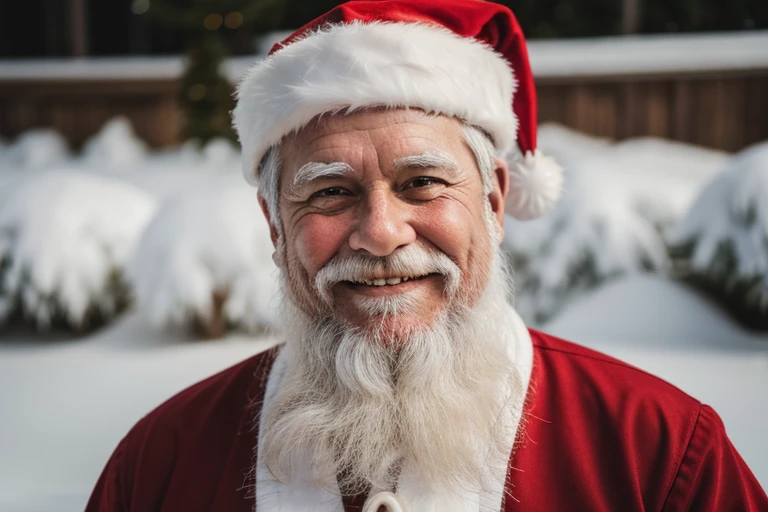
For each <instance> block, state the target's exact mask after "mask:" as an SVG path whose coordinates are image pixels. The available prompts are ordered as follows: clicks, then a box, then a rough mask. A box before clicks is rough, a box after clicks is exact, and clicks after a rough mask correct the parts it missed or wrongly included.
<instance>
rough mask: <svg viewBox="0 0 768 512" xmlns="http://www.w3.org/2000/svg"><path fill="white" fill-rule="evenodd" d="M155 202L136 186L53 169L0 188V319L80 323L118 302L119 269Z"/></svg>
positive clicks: (89, 322) (109, 311) (102, 316)
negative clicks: (18, 318)
mask: <svg viewBox="0 0 768 512" xmlns="http://www.w3.org/2000/svg"><path fill="white" fill-rule="evenodd" d="M154 209H155V202H154V200H153V199H152V198H151V197H150V196H148V195H147V194H146V193H145V192H143V191H141V190H139V189H137V188H136V187H134V186H132V185H129V184H126V183H122V182H119V181H116V180H113V179H108V178H104V177H101V176H93V175H88V174H82V173H77V172H74V171H67V170H61V169H59V170H56V171H49V172H44V173H34V174H32V175H30V176H28V177H24V178H23V179H18V180H16V181H15V183H13V184H10V185H4V186H3V187H2V188H0V323H2V322H3V321H6V320H8V319H10V318H16V317H20V316H21V317H24V318H25V319H27V320H30V321H32V322H33V323H35V324H36V325H37V326H38V327H40V328H45V327H47V326H49V325H50V324H52V323H59V322H61V323H63V324H65V325H67V326H69V327H71V328H74V329H86V328H89V327H92V326H93V325H94V323H99V322H100V321H102V320H106V319H108V318H109V317H111V316H112V315H113V314H115V313H116V311H118V310H119V309H120V307H121V306H122V305H124V304H125V302H126V298H127V293H126V292H127V290H126V287H125V284H124V280H123V278H122V269H123V267H124V265H125V263H126V261H127V259H128V257H129V255H130V254H131V252H132V251H133V248H134V244H135V242H136V240H137V239H138V236H139V234H140V233H141V231H142V230H143V229H144V226H145V225H146V223H147V222H148V221H149V219H150V218H151V216H152V214H153V212H154Z"/></svg>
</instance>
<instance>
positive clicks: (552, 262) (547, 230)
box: [502, 161, 666, 323]
mask: <svg viewBox="0 0 768 512" xmlns="http://www.w3.org/2000/svg"><path fill="white" fill-rule="evenodd" d="M565 187H566V191H565V194H564V197H563V199H562V200H561V201H560V203H559V204H558V205H557V206H556V207H555V209H554V210H553V211H552V212H551V213H549V214H548V215H546V216H545V217H543V218H541V219H537V220H533V221H518V220H515V219H513V218H512V217H506V220H505V226H504V231H505V236H504V243H503V244H502V247H503V248H504V249H505V250H506V251H507V253H508V255H509V257H510V259H511V263H512V268H513V269H514V285H515V305H516V307H517V309H518V311H519V312H520V314H521V315H522V316H523V317H524V318H525V319H526V320H527V321H529V322H534V323H540V322H543V321H546V320H547V319H548V318H550V317H551V316H552V315H553V314H555V313H556V312H557V311H558V310H559V309H560V308H561V307H562V306H563V305H564V304H565V303H566V302H567V301H568V300H569V299H571V298H572V297H573V296H574V295H576V294H578V293H580V292H583V291H584V290H586V289H589V288H592V287H594V286H596V285H598V284H599V283H601V282H602V281H604V280H606V279H609V278H611V277H615V276H618V275H621V274H624V273H627V272H633V271H639V270H643V269H660V268H663V267H665V266H666V248H665V246H664V243H663V240H662V238H661V236H660V234H659V233H658V232H657V230H656V229H655V227H654V225H653V224H652V223H650V222H648V220H647V218H646V217H644V216H643V215H642V214H641V212H640V210H639V208H638V205H637V203H636V201H635V198H634V197H633V194H632V190H631V189H627V188H626V187H624V186H622V184H621V180H619V179H616V176H613V175H612V173H611V170H610V169H604V168H601V167H600V164H599V163H598V162H596V161H591V162H589V163H588V165H583V166H582V165H580V164H575V165H572V166H570V167H569V168H568V169H566V174H565Z"/></svg>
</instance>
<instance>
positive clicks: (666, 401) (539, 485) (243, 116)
mask: <svg viewBox="0 0 768 512" xmlns="http://www.w3.org/2000/svg"><path fill="white" fill-rule="evenodd" d="M234 122H235V126H236V128H237V130H238V133H239V135H240V140H241V143H242V146H243V162H244V167H243V170H244V173H245V176H246V178H247V179H248V180H249V181H250V182H252V183H258V184H259V192H258V194H259V200H260V201H261V204H262V209H263V211H264V214H265V216H266V217H267V219H268V221H269V224H270V226H271V235H272V241H273V243H274V248H275V253H274V258H275V261H276V262H277V264H278V266H279V268H280V271H281V278H282V282H283V291H284V293H283V295H282V297H281V298H280V300H281V302H282V308H281V310H282V314H283V322H282V324H283V328H284V336H285V343H284V344H283V345H280V346H278V347H276V348H274V349H272V350H270V351H268V352H266V353H262V354H259V355H256V356H254V357H253V358H251V359H249V360H247V361H245V362H243V363H241V364H239V365H237V366H235V367H233V368H230V369H228V370H225V371H224V372H222V373H220V374H218V375H216V376H214V377H211V378H210V379H208V380H206V381H203V382H201V383H199V384H197V385H195V386H193V387H191V388H189V389H187V390H185V391H183V392H181V393H180V394H179V395H177V396H176V397H174V398H172V399H171V400H169V401H168V402H166V403H165V404H163V405H161V406H160V407H159V408H157V409H156V410H155V411H153V412H152V413H150V414H149V415H147V416H146V417H145V418H143V419H142V420H141V421H140V422H139V423H138V424H137V425H136V426H135V427H134V428H133V429H132V430H131V432H130V433H129V434H128V435H127V436H126V437H125V438H124V439H123V441H122V442H121V443H120V445H119V446H118V448H117V449H116V451H115V453H114V454H113V456H112V458H111V459H110V461H109V462H108V464H107V467H106V468H105V470H104V472H103V474H102V476H101V478H100V480H99V482H98V484H97V486H96V489H95V490H94V493H93V495H92V497H91V500H90V503H89V505H88V510H89V511H96V510H103V511H107V510H109V511H113V510H124V511H129V510H130V511H136V512H147V511H182V510H183V511H192V510H216V511H227V512H235V511H243V512H246V511H251V510H256V511H259V512H261V511H329V512H330V511H337V510H347V511H352V510H364V511H370V512H378V511H380V510H386V511H392V512H394V511H409V512H414V511H415V512H425V511H435V512H437V511H440V512H446V511H456V512H459V511H462V512H464V511H473V512H477V511H494V512H497V511H500V510H505V511H514V510H520V511H523V510H525V511H533V510H540V511H560V510H569V511H570V510H611V511H615V510H621V511H629V510H638V511H640V510H669V511H672V510H713V511H714V510H740V511H741V510H768V498H766V495H765V493H764V492H763V490H762V489H761V488H760V486H759V484H758V483H757V481H756V480H755V478H754V476H753V475H752V474H751V473H750V471H749V469H748V468H747V467H746V465H745V464H744V462H743V461H742V459H741V458H740V457H739V455H738V454H737V453H736V451H735V450H734V448H733V446H732V445H731V443H730V442H729V440H728V438H727V437H726V435H725V432H724V429H723V425H722V423H721V421H720V419H719V418H718V416H717V415H716V414H715V412H714V411H713V410H712V409H711V408H709V407H707V406H706V405H702V404H701V403H699V402H698V401H696V400H694V399H693V398H691V397H689V396H687V395H685V394H683V393H682V392H681V391H679V390H677V389H675V388H674V387H672V386H671V385H669V384H667V383H665V382H663V381H661V380H659V379H656V378H655V377H652V376H650V375H648V374H646V373H644V372H642V371H640V370H638V369H636V368H633V367H631V366H629V365H627V364H624V363H622V362H620V361H617V360H614V359H611V358H609V357H607V356H604V355H602V354H599V353H596V352H593V351H590V350H587V349H585V348H582V347H579V346H576V345H573V344H570V343H568V342H565V341H562V340H558V339H555V338H552V337H550V336H547V335H545V334H542V333H539V332H535V331H529V330H528V329H526V327H525V326H524V324H523V322H522V321H521V320H520V318H519V317H518V315H517V314H516V312H515V310H514V308H513V307H512V306H511V305H510V298H511V290H510V289H509V285H508V283H509V282H510V279H509V269H508V268H507V266H506V259H505V258H504V257H503V256H502V255H501V254H500V253H499V242H500V241H501V237H502V234H503V230H502V226H503V222H504V213H505V211H506V212H508V213H511V214H512V215H515V216H516V217H518V218H521V219H529V218H534V217H537V216H540V215H542V214H544V213H545V212H546V210H547V209H548V208H549V207H550V206H551V205H552V204H553V203H554V202H555V201H556V199H557V196H558V194H559V193H560V188H561V185H562V178H561V175H560V168H559V167H558V166H557V164H555V163H554V161H552V160H551V159H549V158H547V157H545V156H543V155H541V154H540V153H539V152H538V151H537V150H536V136H535V133H536V98H535V90H534V84H533V78H532V76H531V72H530V67H529V64H528V58H527V53H526V49H525V43H524V39H523V35H522V32H521V30H520V28H519V26H518V24H517V22H516V21H515V18H514V16H513V15H512V13H511V12H510V11H509V10H508V9H507V8H506V7H503V6H500V5H496V4H492V3H486V2H480V1H477V0H440V1H438V0H422V1H419V2H411V1H404V0H381V1H371V0H366V1H352V2H349V3H346V4H344V5H341V6H339V7H337V8H335V9H333V10H332V11H330V12H329V13H327V14H326V15H324V16H323V17H321V18H319V19H317V20H315V21H313V22H312V23H310V24H309V25H307V26H306V27H304V28H302V29H300V30H299V31H298V32H296V33H295V34H293V35H292V36H291V37H289V38H288V39H286V40H285V41H283V42H282V43H280V44H278V45H276V46H275V47H274V48H273V50H272V52H271V54H270V55H269V57H267V58H266V59H265V60H263V61H261V62H259V63H257V64H256V65H255V66H254V67H253V68H252V69H251V70H250V71H249V72H248V73H247V74H246V76H245V78H244V79H243V81H242V83H241V84H240V86H239V89H238V104H237V107H236V109H235V111H234Z"/></svg>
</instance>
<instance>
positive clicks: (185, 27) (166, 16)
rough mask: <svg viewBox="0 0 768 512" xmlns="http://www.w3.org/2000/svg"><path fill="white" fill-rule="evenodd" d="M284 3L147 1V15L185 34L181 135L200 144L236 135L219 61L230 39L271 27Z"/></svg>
mask: <svg viewBox="0 0 768 512" xmlns="http://www.w3.org/2000/svg"><path fill="white" fill-rule="evenodd" d="M284 8H285V3H284V2H282V1H280V0H152V2H151V3H150V4H149V10H148V14H149V15H150V16H152V17H153V18H154V19H155V20H157V21H158V22H159V23H162V24H165V25H166V26H168V27H173V28H176V29H179V30H181V31H182V33H183V34H184V35H185V39H186V45H187V58H186V61H185V69H184V75H183V77H182V80H181V86H182V87H181V93H180V104H181V106H182V107H183V110H184V126H183V129H182V133H183V135H184V137H185V138H187V139H195V140H198V141H199V142H200V143H205V142H207V141H209V140H210V139H212V138H214V137H225V138H227V139H229V140H232V141H235V140H236V137H235V133H234V131H233V130H232V126H231V120H230V111H231V110H232V107H233V105H234V100H233V93H234V86H233V84H232V83H230V81H229V80H228V78H227V77H226V76H225V75H224V73H223V70H222V63H223V62H224V60H225V58H226V57H227V55H228V53H229V45H230V44H231V42H232V41H233V40H237V39H238V38H241V39H242V38H243V37H248V36H249V34H250V32H251V31H252V30H254V29H259V28H261V29H265V28H271V27H273V26H274V25H275V24H276V23H277V21H278V20H279V19H280V18H281V17H282V15H283V9H284Z"/></svg>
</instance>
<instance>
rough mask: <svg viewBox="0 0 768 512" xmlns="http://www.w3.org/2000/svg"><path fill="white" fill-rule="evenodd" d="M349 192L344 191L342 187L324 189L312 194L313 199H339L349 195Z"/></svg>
mask: <svg viewBox="0 0 768 512" xmlns="http://www.w3.org/2000/svg"><path fill="white" fill-rule="evenodd" d="M347 194H349V192H348V191H347V190H346V189H343V188H341V187H330V188H324V189H323V190H318V191H317V192H315V193H314V194H312V197H313V198H314V197H337V196H343V195H347Z"/></svg>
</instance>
